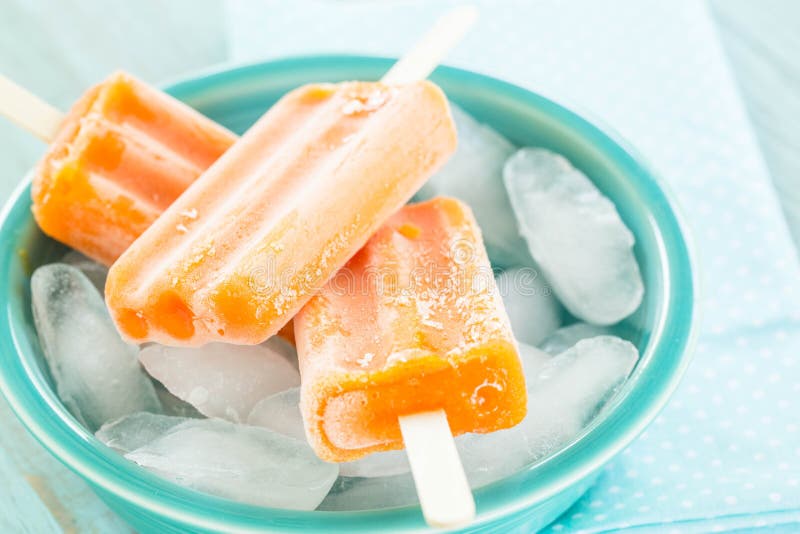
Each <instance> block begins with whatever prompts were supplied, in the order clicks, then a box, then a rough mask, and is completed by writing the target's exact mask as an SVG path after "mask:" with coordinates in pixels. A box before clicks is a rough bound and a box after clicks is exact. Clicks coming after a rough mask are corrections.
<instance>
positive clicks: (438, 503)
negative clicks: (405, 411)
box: [400, 410, 475, 528]
mask: <svg viewBox="0 0 800 534" xmlns="http://www.w3.org/2000/svg"><path fill="white" fill-rule="evenodd" d="M400 432H401V433H402V434H403V441H404V442H405V445H406V454H408V462H409V464H411V474H412V475H413V476H414V485H415V486H416V488H417V496H418V497H419V502H420V505H421V506H422V514H423V515H424V516H425V521H427V523H428V524H429V525H430V526H432V527H440V528H456V527H459V526H464V525H466V524H468V523H470V522H471V521H472V520H473V519H474V518H475V500H474V499H473V498H472V491H471V490H470V488H469V483H468V482H467V476H466V474H464V467H463V466H462V465H461V460H460V459H459V457H458V450H457V449H456V442H455V441H454V440H453V436H452V434H451V433H450V425H448V424H447V415H446V414H445V413H444V410H436V411H434V412H422V413H417V414H414V415H406V416H403V417H400Z"/></svg>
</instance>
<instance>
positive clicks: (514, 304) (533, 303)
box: [497, 267, 562, 345]
mask: <svg viewBox="0 0 800 534" xmlns="http://www.w3.org/2000/svg"><path fill="white" fill-rule="evenodd" d="M497 288H498V290H499V291H500V295H501V296H502V297H503V304H505V308H506V312H507V313H508V318H509V319H510V320H511V330H512V331H513V332H514V336H515V337H516V338H517V340H519V341H522V342H523V343H529V344H531V345H538V344H539V343H540V342H541V341H542V340H543V339H544V338H546V337H547V336H548V335H550V334H551V333H553V332H554V331H555V330H556V329H558V327H559V326H561V316H562V310H561V305H560V304H559V303H558V300H556V297H555V295H553V290H552V288H551V287H550V284H548V283H547V281H546V280H545V279H544V276H542V274H541V273H540V272H539V269H536V268H534V267H515V268H512V269H507V270H505V271H503V272H502V273H500V274H499V275H498V276H497Z"/></svg>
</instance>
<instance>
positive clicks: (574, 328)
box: [539, 323, 611, 356]
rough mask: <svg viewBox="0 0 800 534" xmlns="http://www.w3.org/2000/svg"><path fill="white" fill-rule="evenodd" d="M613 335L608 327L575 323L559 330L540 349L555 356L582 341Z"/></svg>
mask: <svg viewBox="0 0 800 534" xmlns="http://www.w3.org/2000/svg"><path fill="white" fill-rule="evenodd" d="M608 335H611V329H610V328H608V327H606V326H597V325H593V324H588V323H573V324H571V325H569V326H565V327H563V328H559V329H558V330H556V331H555V332H553V333H552V334H550V335H549V336H547V337H546V338H545V339H544V340H543V341H542V342H541V343H539V348H540V349H542V350H543V351H545V352H546V353H548V354H552V355H553V356H555V355H556V354H561V353H562V352H564V351H565V350H567V349H568V348H570V347H572V346H573V345H575V343H577V342H578V341H580V340H582V339H588V338H590V337H597V336H608Z"/></svg>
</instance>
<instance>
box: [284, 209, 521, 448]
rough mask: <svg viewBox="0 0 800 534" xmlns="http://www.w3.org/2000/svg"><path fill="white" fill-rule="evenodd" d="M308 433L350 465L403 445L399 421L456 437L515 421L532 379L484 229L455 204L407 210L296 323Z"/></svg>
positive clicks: (317, 445)
mask: <svg viewBox="0 0 800 534" xmlns="http://www.w3.org/2000/svg"><path fill="white" fill-rule="evenodd" d="M294 328H295V338H296V341H297V348H298V354H299V359H300V373H301V377H302V386H301V387H302V393H301V409H302V412H303V418H304V421H305V426H306V433H307V435H308V437H309V441H310V443H311V445H312V446H313V447H314V450H315V451H316V452H317V454H318V455H319V457H320V458H322V459H323V460H327V461H334V462H343V461H350V460H355V459H358V458H360V457H362V456H364V455H366V454H369V453H372V452H378V451H386V450H391V449H400V448H403V440H402V437H401V434H400V429H399V425H398V418H399V417H401V416H405V415H411V414H416V413H420V412H428V411H433V410H439V409H444V411H445V412H446V414H447V420H448V423H449V425H450V430H451V431H452V433H453V435H458V434H462V433H464V432H492V431H495V430H499V429H502V428H508V427H511V426H514V425H516V424H517V423H519V422H520V421H522V419H523V418H524V416H525V413H526V410H527V408H526V402H527V401H526V393H525V379H524V375H523V372H522V366H521V363H520V359H519V356H518V353H517V348H516V343H515V341H514V338H513V336H512V334H511V327H510V324H509V321H508V317H507V316H506V313H505V309H504V308H503V304H502V300H501V298H500V295H499V293H498V291H497V286H496V285H495V282H494V277H493V273H492V269H491V266H490V264H489V259H488V257H487V255H486V250H485V248H484V245H483V241H482V238H481V233H480V229H479V228H478V226H477V223H476V222H475V219H474V217H473V215H472V212H471V211H470V209H469V208H468V207H467V206H466V205H465V204H463V203H461V202H460V201H458V200H455V199H450V198H442V197H439V198H435V199H433V200H430V201H428V202H424V203H420V204H414V205H408V206H405V207H404V208H403V209H401V210H400V211H399V212H397V213H396V214H395V215H394V216H392V217H391V218H390V219H389V220H388V221H387V222H386V223H385V224H384V225H383V226H382V227H381V229H380V230H379V231H378V232H377V233H376V234H375V235H374V236H373V237H372V238H371V239H370V240H369V242H368V243H367V244H366V246H364V248H362V249H361V250H360V251H359V252H358V254H356V255H355V256H354V257H353V258H352V259H351V260H350V261H349V262H348V263H347V265H346V266H345V268H344V269H342V270H341V271H340V272H339V273H337V274H336V275H335V276H334V277H333V278H332V279H331V280H330V281H329V282H328V284H326V286H325V287H324V289H323V290H322V291H321V292H320V293H319V294H318V295H317V296H315V297H314V298H313V299H311V301H310V302H309V303H308V304H307V305H306V306H305V307H304V308H303V309H302V310H301V311H300V313H299V314H298V315H297V316H296V317H295V320H294Z"/></svg>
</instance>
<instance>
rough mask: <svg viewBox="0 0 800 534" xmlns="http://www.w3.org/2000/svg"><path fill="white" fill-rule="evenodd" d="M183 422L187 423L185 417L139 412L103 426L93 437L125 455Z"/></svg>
mask: <svg viewBox="0 0 800 534" xmlns="http://www.w3.org/2000/svg"><path fill="white" fill-rule="evenodd" d="M185 421H188V419H186V418H185V417H172V416H169V415H159V414H153V413H148V412H139V413H135V414H131V415H126V416H125V417H123V418H121V419H117V420H116V421H112V422H110V423H106V424H104V425H103V426H101V427H100V430H98V431H97V432H96V433H95V436H96V437H97V439H99V440H100V441H102V442H103V443H104V444H105V445H106V446H108V447H111V448H112V449H114V450H115V451H117V452H119V453H122V454H127V453H129V452H132V451H135V450H136V449H138V448H139V447H144V446H145V445H147V444H148V443H151V442H152V441H155V440H156V439H158V438H160V437H161V436H163V435H164V434H166V432H167V431H168V430H170V429H171V428H173V427H175V426H177V425H179V424H181V423H183V422H185Z"/></svg>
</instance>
